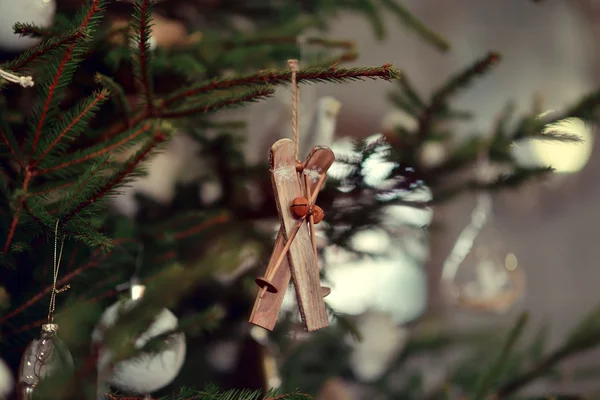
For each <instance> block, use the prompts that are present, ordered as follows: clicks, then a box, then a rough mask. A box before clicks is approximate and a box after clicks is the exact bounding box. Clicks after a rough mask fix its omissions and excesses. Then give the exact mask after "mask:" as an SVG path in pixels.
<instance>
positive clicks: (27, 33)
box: [13, 22, 59, 38]
mask: <svg viewBox="0 0 600 400" xmlns="http://www.w3.org/2000/svg"><path fill="white" fill-rule="evenodd" d="M13 32H14V33H15V34H16V35H21V36H23V37H32V38H51V37H53V36H57V35H59V34H58V33H57V32H56V29H55V28H54V27H50V28H46V27H42V26H38V25H35V24H32V23H28V22H16V23H15V24H14V25H13Z"/></svg>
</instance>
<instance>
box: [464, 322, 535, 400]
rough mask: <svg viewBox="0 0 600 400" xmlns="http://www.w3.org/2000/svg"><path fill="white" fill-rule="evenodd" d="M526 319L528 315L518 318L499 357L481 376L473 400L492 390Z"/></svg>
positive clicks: (483, 396)
mask: <svg viewBox="0 0 600 400" xmlns="http://www.w3.org/2000/svg"><path fill="white" fill-rule="evenodd" d="M528 319H529V315H528V314H527V313H523V314H521V315H520V316H519V319H518V320H517V322H516V323H515V325H514V326H513V328H512V329H511V331H510V333H509V334H508V337H507V338H506V342H505V343H504V346H503V347H502V349H501V350H500V355H499V356H498V358H497V359H496V361H495V362H494V363H493V364H492V366H491V367H490V368H489V369H488V370H487V371H486V372H485V373H484V374H483V375H482V376H481V378H480V381H479V383H478V384H477V389H476V390H475V394H474V395H473V400H483V399H484V398H486V396H487V395H488V394H489V393H490V391H491V390H493V385H494V381H495V380H496V379H497V378H498V376H500V375H501V374H502V371H503V370H504V368H505V364H506V362H507V361H508V357H509V356H510V354H511V351H512V350H513V348H514V347H515V345H516V344H517V341H518V340H519V338H520V337H521V335H522V333H523V331H524V330H525V325H526V324H527V320H528Z"/></svg>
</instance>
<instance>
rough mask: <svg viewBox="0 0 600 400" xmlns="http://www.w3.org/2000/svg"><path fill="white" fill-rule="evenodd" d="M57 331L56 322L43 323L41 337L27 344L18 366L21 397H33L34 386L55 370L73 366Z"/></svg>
mask: <svg viewBox="0 0 600 400" xmlns="http://www.w3.org/2000/svg"><path fill="white" fill-rule="evenodd" d="M57 331H58V325H57V324H44V325H42V335H41V337H40V338H39V339H34V340H32V341H31V342H30V343H29V345H27V347H26V349H25V352H24V353H23V358H22V360H21V366H20V367H19V393H20V396H21V397H20V398H21V399H27V400H29V399H33V393H34V391H35V387H36V386H37V385H38V384H39V383H40V382H41V380H42V379H44V378H46V377H47V376H49V375H51V374H52V373H54V372H55V371H57V370H64V369H72V368H73V358H72V357H71V353H70V352H69V349H68V348H67V346H66V345H65V344H64V343H63V342H62V341H61V340H60V339H59V338H58V336H57V335H56V332H57Z"/></svg>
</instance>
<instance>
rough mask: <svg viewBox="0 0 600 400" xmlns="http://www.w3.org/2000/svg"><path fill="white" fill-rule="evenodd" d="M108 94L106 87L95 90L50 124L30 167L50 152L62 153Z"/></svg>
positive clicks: (84, 126) (88, 121) (85, 125)
mask: <svg viewBox="0 0 600 400" xmlns="http://www.w3.org/2000/svg"><path fill="white" fill-rule="evenodd" d="M109 95H110V93H109V91H108V90H107V89H102V90H99V91H96V92H95V93H93V94H92V95H90V96H88V97H87V98H85V99H84V100H82V101H81V102H80V103H79V104H77V105H76V106H75V107H73V108H71V109H70V110H69V111H68V112H67V113H66V114H65V116H64V117H63V118H61V119H59V120H58V121H57V122H56V123H54V124H52V125H53V126H51V128H50V129H49V132H48V133H46V134H45V135H44V137H43V138H42V139H41V140H40V146H39V147H38V151H37V153H36V154H35V156H36V159H35V160H33V161H31V162H30V163H29V166H30V168H35V167H36V166H37V164H38V163H39V162H40V160H43V159H44V158H45V157H46V156H48V155H49V153H50V152H54V153H55V154H56V153H63V152H64V151H65V150H66V149H67V147H68V144H69V143H68V142H71V141H73V140H74V139H75V138H77V136H78V135H80V134H81V133H83V131H84V130H85V129H87V127H88V125H89V123H90V120H91V119H92V118H93V117H94V116H95V115H96V112H97V111H98V109H99V108H100V106H101V105H102V104H103V103H104V102H105V101H106V99H107V98H108V96H109Z"/></svg>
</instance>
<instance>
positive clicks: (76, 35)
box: [2, 30, 85, 71]
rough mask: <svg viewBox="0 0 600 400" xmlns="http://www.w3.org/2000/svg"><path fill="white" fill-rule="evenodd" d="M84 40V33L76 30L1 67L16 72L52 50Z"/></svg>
mask: <svg viewBox="0 0 600 400" xmlns="http://www.w3.org/2000/svg"><path fill="white" fill-rule="evenodd" d="M84 38H85V35H84V33H82V31H79V30H78V31H75V32H73V33H69V34H67V35H61V36H59V37H56V38H52V39H50V40H47V41H44V42H42V43H40V44H39V45H37V46H35V47H32V48H30V49H27V50H25V51H24V52H23V53H21V54H20V55H19V57H17V58H16V59H15V60H12V61H9V62H7V63H4V64H3V65H2V69H7V70H11V71H18V70H20V69H21V68H24V67H26V66H28V65H29V64H30V63H31V62H33V61H35V60H37V59H39V58H42V57H44V56H46V55H47V54H48V53H50V52H52V51H53V50H56V49H58V48H60V47H62V46H66V45H71V44H73V43H75V42H77V41H78V40H81V39H84Z"/></svg>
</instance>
